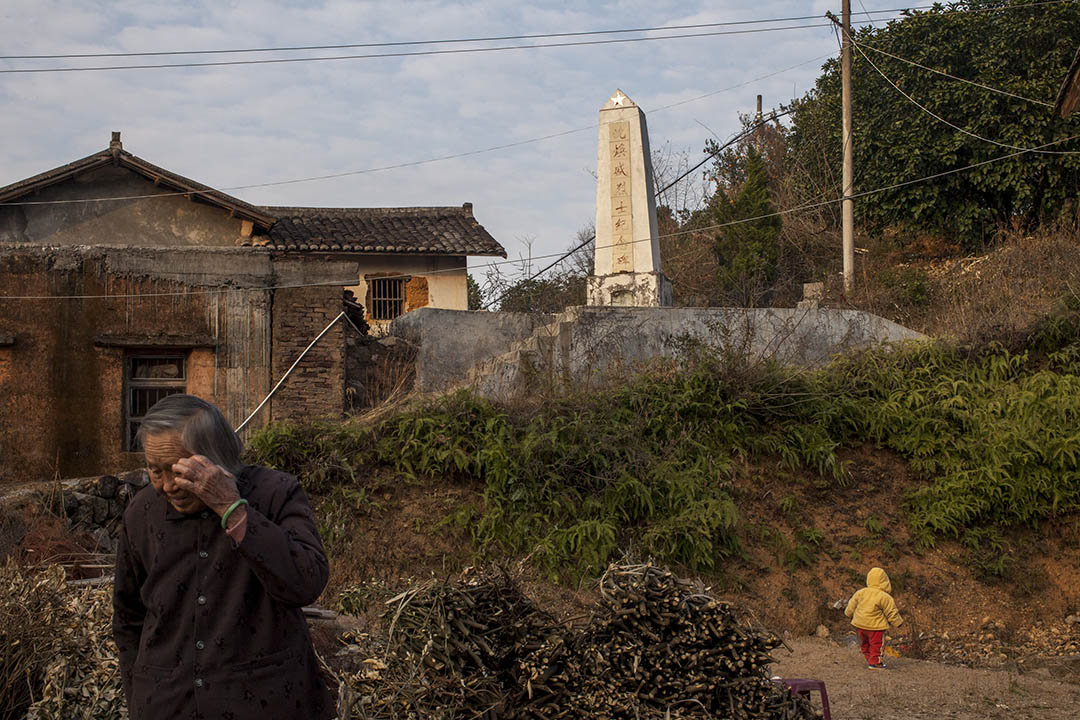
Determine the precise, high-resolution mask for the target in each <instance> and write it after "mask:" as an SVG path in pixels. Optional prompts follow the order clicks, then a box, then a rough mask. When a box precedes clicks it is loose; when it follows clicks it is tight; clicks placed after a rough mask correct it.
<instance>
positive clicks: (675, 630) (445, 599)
mask: <svg viewBox="0 0 1080 720" xmlns="http://www.w3.org/2000/svg"><path fill="white" fill-rule="evenodd" d="M387 607H388V610H387V613H386V617H385V619H386V622H387V631H386V633H385V636H384V639H383V640H374V639H372V638H366V639H364V640H362V641H354V642H355V644H354V645H353V650H354V651H356V652H357V653H358V656H366V659H364V660H363V661H362V662H360V663H359V665H358V666H357V668H356V669H355V670H354V671H352V672H342V673H340V674H339V679H340V680H341V681H342V682H341V694H340V702H339V713H340V716H341V718H342V719H343V720H346V719H348V718H357V719H362V720H368V719H371V720H376V719H377V720H383V719H387V720H390V719H395V720H396V719H399V718H465V717H469V718H486V719H488V720H494V719H495V718H513V719H515V720H517V719H520V720H556V719H563V718H566V719H571V720H572V719H577V718H612V719H621V718H627V719H629V718H634V719H635V720H636V719H638V718H658V719H659V718H664V719H665V720H666V719H668V718H733V719H738V720H742V719H744V718H747V719H748V718H755V719H757V718H763V719H769V720H772V719H775V720H804V719H809V718H814V717H816V715H815V713H814V711H813V710H812V709H811V707H810V706H809V704H808V703H807V702H806V701H805V700H803V699H802V698H801V697H799V696H794V697H793V696H792V695H791V694H790V693H789V692H788V691H787V690H786V689H785V688H783V687H782V686H779V685H777V684H775V683H772V682H770V680H769V678H768V669H769V663H770V662H771V657H770V654H769V653H770V652H771V651H772V650H774V649H776V648H777V647H779V646H780V645H781V644H782V641H781V640H780V639H779V638H778V637H777V636H776V635H774V634H772V633H768V632H762V631H758V630H754V629H752V628H750V627H748V626H746V625H744V624H742V623H740V622H739V621H738V618H737V617H736V614H735V612H734V610H733V608H731V607H730V606H729V605H727V604H726V603H723V602H720V601H718V600H716V599H715V598H713V597H711V596H709V595H706V594H702V593H696V592H694V589H693V588H692V586H691V585H690V584H689V583H686V582H684V581H681V580H680V579H678V578H677V577H676V576H675V575H673V574H672V573H671V572H669V571H667V570H664V569H662V568H657V567H654V566H652V565H633V566H631V565H622V566H612V567H611V568H609V569H608V571H607V572H606V573H605V574H604V576H603V577H602V578H601V581H600V599H599V602H598V603H597V605H596V607H595V608H594V611H593V613H592V615H591V617H590V618H589V619H588V620H587V621H586V622H584V623H582V624H580V625H574V624H565V623H555V622H554V621H553V619H552V617H551V616H550V615H549V614H547V613H546V612H544V611H543V610H541V609H540V608H538V607H537V606H536V605H535V604H533V603H532V602H531V601H530V600H529V599H528V598H526V597H525V596H524V595H523V594H522V593H521V591H520V590H519V589H518V587H517V586H516V584H515V582H514V581H513V579H512V578H511V577H510V576H508V575H507V574H505V573H498V574H494V575H482V576H477V577H473V578H470V579H466V580H463V581H458V582H454V583H437V582H429V583H425V584H423V585H420V586H418V587H415V588H413V589H410V590H408V591H406V592H404V593H401V594H400V595H398V596H397V597H395V598H393V599H392V600H390V601H388V603H387Z"/></svg>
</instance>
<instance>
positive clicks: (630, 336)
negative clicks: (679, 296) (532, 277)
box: [393, 307, 922, 396]
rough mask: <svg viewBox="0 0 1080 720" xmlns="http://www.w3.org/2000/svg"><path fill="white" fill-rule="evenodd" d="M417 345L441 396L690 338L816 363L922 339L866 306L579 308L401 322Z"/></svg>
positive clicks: (420, 375)
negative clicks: (854, 350)
mask: <svg viewBox="0 0 1080 720" xmlns="http://www.w3.org/2000/svg"><path fill="white" fill-rule="evenodd" d="M393 332H394V334H397V335H401V336H402V337H404V338H406V339H408V340H409V341H410V342H412V343H413V344H414V345H415V351H416V385H417V387H418V388H420V389H422V390H424V391H437V390H442V389H446V388H449V387H453V386H455V385H459V384H463V383H464V382H466V381H467V382H468V383H469V384H472V385H474V386H476V387H477V389H479V390H480V391H481V392H482V393H483V394H485V395H489V396H499V395H510V394H514V393H516V392H520V391H521V390H523V389H525V388H526V387H527V386H528V384H529V382H531V378H529V377H528V375H529V373H533V372H536V371H541V372H544V373H546V375H547V376H548V377H549V378H554V379H558V380H563V379H570V380H572V381H573V382H575V383H576V384H578V385H582V384H588V383H590V382H592V381H593V380H595V379H598V378H600V377H602V376H604V375H605V373H610V372H613V371H623V370H627V371H628V370H633V369H634V368H635V367H636V366H639V365H641V364H642V363H646V362H648V361H649V360H650V359H652V358H656V357H673V356H677V355H678V354H679V353H680V352H681V351H682V350H684V349H685V348H686V347H687V343H688V342H698V343H703V344H705V345H707V346H709V347H712V348H714V349H717V350H726V351H729V352H736V353H743V354H747V355H750V356H752V357H757V358H761V357H768V358H771V359H774V360H777V361H779V362H782V363H786V364H791V365H801V366H816V365H821V364H823V363H825V362H827V361H828V360H829V359H830V358H831V357H832V356H833V355H834V354H836V353H839V352H842V351H844V350H847V349H850V348H860V347H867V346H870V345H874V344H879V343H891V342H901V341H904V340H914V339H918V338H921V337H922V336H921V335H920V334H919V333H916V332H914V331H912V330H909V329H907V328H904V327H902V326H900V325H897V324H896V323H893V322H890V321H888V320H885V319H884V318H880V317H878V316H876V315H871V314H869V313H864V312H860V311H856V310H831V309H824V308H822V309H786V308H763V309H745V308H628V307H577V308H569V309H568V310H566V311H565V312H563V313H561V314H560V315H558V316H548V315H539V314H538V315H530V314H524V313H485V312H460V311H451V310H431V309H425V310H418V311H416V312H413V313H409V314H408V315H405V316H402V317H401V318H399V319H398V320H396V321H395V322H394V325H393Z"/></svg>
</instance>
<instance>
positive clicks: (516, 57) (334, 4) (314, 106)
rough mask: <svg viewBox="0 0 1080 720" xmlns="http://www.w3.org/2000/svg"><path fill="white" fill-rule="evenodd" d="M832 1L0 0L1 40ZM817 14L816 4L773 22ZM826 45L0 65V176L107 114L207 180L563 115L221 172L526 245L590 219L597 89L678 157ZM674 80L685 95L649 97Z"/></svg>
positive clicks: (92, 41)
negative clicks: (431, 212)
mask: <svg viewBox="0 0 1080 720" xmlns="http://www.w3.org/2000/svg"><path fill="white" fill-rule="evenodd" d="M919 4H924V3H919ZM839 6H840V2H839V0H811V1H807V0H803V1H800V2H795V1H785V0H775V1H770V0H759V1H757V2H749V1H748V0H727V1H725V2H716V0H711V1H710V2H705V1H704V0H702V1H698V0H622V1H618V2H581V1H578V2H557V1H550V2H539V1H536V2H514V1H513V0H475V1H471V2H451V1H449V0H432V1H424V2H413V1H411V0H393V1H391V0H386V1H380V2H356V1H350V0H327V1H326V2H259V1H257V0H126V1H123V2H121V1H118V0H113V1H111V2H107V1H104V0H102V1H99V2H92V1H90V0H84V1H79V0H3V2H2V3H0V27H3V28H4V33H3V35H4V40H3V47H2V48H0V50H2V52H0V55H4V56H13V55H35V54H36V55H42V54H46V55H51V54H72V53H105V52H151V51H177V50H221V49H227V48H257V47H281V46H296V45H328V44H346V43H385V42H399V41H418V40H447V39H459V38H475V37H481V36H506V35H522V34H534V33H565V32H576V31H590V30H601V29H623V28H644V27H658V26H670V25H688V24H701V23H716V22H729V21H746V20H760V19H772V18H783V17H791V16H802V15H815V16H821V15H823V13H824V12H825V11H826V10H830V9H831V10H833V11H835V12H839ZM900 6H903V3H895V2H889V0H862V4H860V2H858V1H857V2H856V3H855V7H854V10H856V11H858V12H859V13H860V14H859V15H857V16H856V17H855V19H861V20H865V19H866V18H867V16H866V15H864V14H861V13H862V11H863V10H869V11H873V10H881V9H887V8H894V7H900ZM875 17H878V18H882V17H885V16H883V15H877V16H875ZM819 22H824V20H822V21H818V20H810V21H797V22H789V23H786V24H788V25H799V24H817V23H819ZM777 24H779V23H774V24H772V25H769V24H764V25H754V26H745V25H743V26H731V27H717V28H711V29H703V30H681V31H667V32H665V33H655V32H654V33H648V34H651V35H653V36H655V35H662V34H685V33H692V32H717V31H730V30H746V29H750V28H763V27H771V26H776V25H777ZM641 35H643V34H642V33H638V34H637V36H641ZM632 36H633V35H629V36H628V35H608V36H603V37H600V38H596V39H613V38H616V37H632ZM578 39H590V38H563V39H554V40H552V39H549V40H523V41H503V42H499V43H486V44H485V43H474V44H457V45H440V46H433V45H429V46H425V47H405V46H401V47H390V48H375V49H372V48H367V49H351V50H334V51H304V52H296V53H284V54H282V53H278V54H256V55H231V56H229V55H190V56H181V57H168V56H166V57H138V58H95V59H63V60H28V59H3V60H0V69H15V68H30V67H76V66H85V65H115V64H126V63H139V64H147V63H167V62H212V61H220V60H236V59H252V58H270V57H314V56H326V55H341V54H361V53H372V52H374V53H385V52H407V51H414V50H422V49H446V48H465V47H482V46H485V45H487V46H490V45H493V44H494V45H518V44H531V43H543V42H567V41H572V40H578ZM836 47H837V46H836V39H835V36H834V35H833V32H832V31H831V30H830V29H828V28H825V27H810V28H801V29H792V30H786V31H780V32H763V33H753V34H738V35H735V34H731V35H715V36H710V37H699V38H682V39H672V40H660V41H655V42H637V43H625V44H606V45H594V46H581V47H562V48H544V49H529V50H511V51H505V52H484V53H475V54H450V55H432V56H413V57H396V58H378V59H374V58H369V59H350V60H331V61H325V62H300V63H284V64H264V65H248V66H237V67H210V68H182V69H176V68H172V69H153V70H113V71H98V72H63V73H39V74H32V73H28V74H17V73H3V74H0V105H2V107H3V108H4V112H3V113H0V133H2V137H3V138H4V141H3V145H2V147H0V185H5V184H7V183H9V182H14V181H16V180H19V179H21V178H23V177H26V176H29V175H32V174H34V173H37V172H40V171H43V170H46V169H49V168H51V167H54V166H57V165H60V164H63V163H66V162H69V161H71V160H74V159H76V158H79V157H83V156H85V155H89V154H91V153H93V152H96V151H98V150H101V149H103V148H104V147H106V146H107V144H108V140H109V133H110V131H112V130H121V131H122V132H123V142H124V147H125V149H126V150H129V151H130V152H133V153H135V154H136V155H139V156H140V157H143V158H145V159H146V160H149V161H150V162H153V163H155V164H158V165H161V166H163V167H166V168H169V169H170V170H173V171H176V172H178V173H181V174H183V175H186V176H188V177H191V178H194V179H196V180H199V181H200V182H204V183H206V184H209V185H212V186H214V187H219V188H223V189H230V188H235V187H237V186H244V185H254V184H260V183H271V182H279V181H285V180H293V179H297V178H305V177H311V176H315V175H324V174H331V173H343V172H351V171H358V170H367V169H371V168H379V167H383V166H387V165H397V164H402V163H409V162H414V161H421V160H428V159H431V158H438V157H441V156H446V155H455V154H459V153H467V152H470V151H474V150H482V149H485V148H490V147H493V146H498V145H505V144H511V143H519V142H522V141H527V140H532V139H534V138H538V137H542V136H546V135H552V134H555V133H563V132H566V131H574V130H577V132H571V133H568V134H565V135H562V136H560V137H555V138H551V139H547V140H542V141H538V142H531V143H526V144H522V145H519V146H517V147H513V148H508V149H502V150H497V151H492V152H486V153H479V154H475V155H469V156H467V157H463V158H459V159H452V160H444V161H441V162H432V163H425V164H419V165H416V166H413V167H406V168H401V169H392V170H384V171H379V172H371V173H366V174H357V175H352V176H349V177H343V178H337V179H331V180H322V181H315V182H303V183H295V184H287V185H279V186H271V187H262V188H248V189H242V190H230V192H233V193H234V194H235V195H237V196H238V197H241V198H242V199H244V200H247V201H249V202H254V203H259V204H276V205H322V206H409V205H460V204H461V203H463V202H466V201H470V202H472V203H474V205H475V213H476V216H477V218H478V219H479V220H480V222H481V223H483V224H484V226H485V227H487V229H488V230H489V231H490V232H491V233H492V234H493V235H494V236H495V237H496V238H497V239H498V240H499V241H500V242H501V243H502V244H503V245H504V246H505V247H506V248H507V250H508V251H509V253H510V255H511V257H518V256H520V255H524V254H526V253H528V252H529V250H528V249H527V248H528V245H529V243H530V241H531V253H532V254H533V255H534V256H535V255H542V254H545V253H553V252H557V251H560V250H563V249H565V248H566V247H568V246H569V245H570V244H571V243H572V241H573V238H574V235H575V233H576V231H577V230H578V229H579V228H581V227H582V226H583V225H585V224H587V223H589V222H591V220H592V218H593V215H594V209H593V203H594V197H595V179H594V177H593V176H592V175H591V172H592V171H593V169H594V167H595V164H596V131H595V129H594V127H593V126H594V125H595V123H596V120H597V111H598V110H599V108H600V106H601V105H602V104H603V103H604V101H605V100H606V99H607V98H608V97H609V96H610V95H611V94H612V92H613V91H614V90H615V88H616V87H618V88H621V89H622V90H623V91H625V92H626V93H627V94H628V95H629V96H630V97H631V98H633V100H634V101H635V102H637V103H638V105H640V106H641V107H642V108H643V109H644V110H645V111H646V113H647V114H648V123H649V134H650V138H651V142H652V144H653V146H654V149H655V148H656V147H658V146H663V145H664V144H665V143H670V145H669V147H670V149H672V150H674V151H676V152H678V151H689V152H690V153H691V155H692V159H693V161H695V162H696V161H697V159H699V158H700V157H701V148H702V147H703V145H704V141H705V139H706V138H707V137H708V136H709V135H710V131H711V132H714V133H716V135H717V136H720V137H727V136H728V135H730V134H731V133H732V132H734V131H736V130H737V129H738V127H739V120H738V113H739V112H749V111H751V110H752V109H753V105H754V96H755V95H756V94H758V93H760V94H762V95H764V98H765V100H764V102H765V107H766V108H769V107H774V106H776V105H778V104H780V103H783V102H786V101H788V100H789V99H790V98H791V97H792V96H793V94H799V95H801V94H802V93H804V92H806V90H807V89H809V88H810V87H811V86H812V85H813V81H814V78H815V77H816V76H817V74H818V70H819V67H820V65H821V63H822V62H823V56H826V55H829V54H833V53H835V52H836ZM800 63H803V64H802V65H801V66H800V67H798V68H795V69H791V70H787V71H785V72H778V71H781V70H784V69H785V68H789V67H791V66H793V65H796V64H800ZM773 73H775V74H773ZM769 74H773V75H772V76H771V77H767V78H764V79H760V80H755V78H761V77H762V76H765V75H769ZM739 85H741V87H737V88H734V89H730V90H726V89H727V88H732V87H733V86H739ZM707 94H708V97H705V98H701V99H694V98H699V96H702V95H707ZM692 99H694V100H692ZM687 100H692V101H691V102H685V103H684V104H680V105H677V106H675V107H670V108H665V106H668V105H672V104H673V103H679V102H682V101H687ZM706 127H707V128H708V129H706ZM483 262H486V261H484V260H477V261H474V262H473V265H479V264H480V263H483Z"/></svg>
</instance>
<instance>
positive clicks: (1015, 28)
mask: <svg viewBox="0 0 1080 720" xmlns="http://www.w3.org/2000/svg"><path fill="white" fill-rule="evenodd" d="M1078 37H1080V4H1078V3H1061V4H1053V5H1051V4H1040V3H1038V2H1034V0H963V1H961V2H954V3H948V4H944V5H935V6H934V7H933V8H932V9H930V10H927V11H925V12H909V13H906V17H904V18H903V19H900V20H895V21H892V22H890V23H888V24H887V25H885V26H883V27H876V28H875V27H866V28H863V29H860V30H858V31H856V32H855V33H854V40H855V45H856V47H855V48H853V50H852V87H853V107H854V134H855V138H854V140H855V146H854V151H855V177H856V187H855V191H856V193H858V192H860V191H868V190H875V189H878V188H885V187H890V186H894V185H897V184H899V183H905V182H909V181H912V180H918V179H920V178H924V177H927V176H931V175H936V174H939V173H947V172H949V171H952V170H959V169H960V168H964V167H967V166H969V165H973V164H976V163H980V162H983V161H987V160H993V159H996V158H999V157H1001V156H1004V155H1008V154H1010V153H1015V152H1017V150H1016V149H1017V148H1035V147H1040V146H1045V145H1047V144H1048V143H1051V142H1053V141H1056V140H1063V139H1066V138H1070V137H1073V136H1076V135H1078V134H1080V116H1074V117H1073V118H1071V119H1069V120H1062V119H1061V118H1058V117H1055V116H1054V115H1053V114H1052V113H1051V110H1050V108H1049V107H1047V106H1046V105H1044V104H1039V102H1041V103H1050V102H1053V100H1054V98H1055V96H1056V93H1057V91H1058V88H1059V87H1060V84H1061V82H1062V81H1063V79H1064V77H1065V72H1066V70H1067V68H1068V66H1069V63H1070V62H1071V60H1072V57H1073V54H1074V53H1075V51H1076V44H1077V38H1078ZM860 46H861V50H860ZM871 48H873V49H871ZM877 51H884V52H887V53H890V54H892V55H895V56H898V57H900V58H905V59H907V60H910V61H913V62H916V63H919V64H920V65H923V66H925V67H928V68H934V69H936V70H940V71H943V72H946V73H949V74H951V75H953V76H956V77H959V78H964V79H967V80H971V81H974V82H978V83H981V84H984V85H987V86H990V87H993V88H998V89H1001V90H1004V91H1006V92H1009V93H1012V94H1014V95H1016V96H1019V97H1009V96H1006V95H1002V94H999V93H995V92H992V91H990V90H987V89H985V88H981V87H976V86H973V85H970V84H967V83H963V82H959V81H957V80H953V79H950V78H947V77H943V76H942V75H940V74H937V73H934V72H931V71H929V70H925V69H922V68H919V67H915V66H913V65H911V64H909V63H906V62H903V61H901V60H898V59H895V58H893V57H889V56H887V55H884V54H882V52H877ZM871 62H872V63H873V65H876V66H877V68H878V69H880V71H881V72H880V73H879V72H878V70H877V69H875V68H874V67H873V65H872V64H871ZM823 69H824V74H823V75H821V77H819V78H818V80H817V83H816V86H815V87H814V89H813V90H811V91H810V92H809V93H808V94H807V95H805V96H804V97H803V98H801V99H800V100H797V101H796V102H794V103H793V105H792V110H793V115H792V118H793V119H792V123H793V127H792V129H791V131H790V132H789V136H788V146H789V149H790V156H791V157H792V158H793V159H795V160H796V161H797V162H798V164H799V166H800V167H802V168H805V169H806V170H807V172H808V174H807V177H806V178H805V180H804V181H805V182H807V183H808V184H812V185H814V186H816V187H817V188H826V189H828V190H830V191H831V192H833V193H835V194H834V195H833V197H836V196H837V195H838V194H839V188H838V184H837V181H836V176H837V175H838V169H839V167H840V164H841V159H840V155H841V127H840V126H841V112H840V66H839V62H837V61H836V60H830V61H829V62H827V63H826V64H825V66H824V68H823ZM883 75H884V76H887V77H888V78H889V79H890V80H892V82H893V83H895V84H896V85H897V86H898V87H899V88H901V89H902V90H903V91H904V92H905V93H907V94H908V95H910V96H911V98H912V99H913V100H914V101H916V102H918V103H919V104H921V105H923V106H924V107H925V108H926V109H927V110H929V111H930V112H932V113H934V114H935V115H937V116H939V117H941V118H943V119H944V120H947V121H948V122H949V123H952V124H953V125H956V126H958V127H959V128H962V130H961V129H957V128H956V127H950V125H948V124H946V123H944V122H941V121H939V120H937V119H935V118H934V117H931V116H930V115H929V114H928V113H927V112H924V111H923V110H921V109H920V108H919V107H917V106H916V105H915V104H914V103H913V102H912V101H911V100H908V99H907V98H905V97H904V96H903V95H902V94H901V93H900V92H899V91H898V90H897V89H895V88H894V87H893V86H892V85H891V84H890V83H889V82H888V81H887V80H886V79H885V77H883ZM1022 98H1030V99H1032V100H1036V101H1039V102H1031V101H1029V100H1025V99H1022ZM965 131H966V132H965ZM973 135H978V136H981V137H982V138H986V139H988V140H992V141H994V142H996V143H1000V145H995V144H993V143H991V142H986V141H985V140H980V139H978V138H976V137H973ZM1045 149H1046V150H1055V151H1061V150H1073V151H1075V150H1077V149H1080V144H1078V143H1077V142H1075V141H1074V142H1065V143H1060V144H1056V145H1051V146H1049V147H1046V148H1045ZM1078 193H1080V155H1068V154H1051V153H1035V152H1029V153H1023V154H1019V155H1016V156H1015V157H1012V158H1009V159H1005V160H1000V161H997V162H992V163H987V164H985V165H982V166H980V167H977V168H974V169H971V170H963V171H960V172H955V173H951V174H947V175H943V176H942V177H938V178H936V179H934V180H931V181H927V182H918V183H913V184H910V185H905V186H902V187H895V188H894V189H891V190H888V191H885V192H881V193H875V194H873V195H870V196H867V197H865V198H863V199H861V200H860V199H856V203H855V211H856V217H857V218H858V220H859V221H860V222H861V223H863V225H864V226H865V227H866V229H867V230H869V231H870V232H874V233H879V232H881V231H882V230H883V229H884V228H886V227H888V226H900V227H907V228H909V229H912V230H923V231H930V232H937V233H941V234H943V235H948V236H951V237H953V238H955V239H956V240H959V241H960V242H961V243H963V244H965V245H966V246H967V247H969V248H974V247H976V246H977V245H978V244H979V243H980V242H981V241H982V240H983V239H984V238H987V237H989V236H991V235H993V234H994V233H995V232H996V231H997V230H998V229H999V228H1000V227H1001V226H1002V225H1003V224H1014V223H1019V224H1022V225H1023V226H1025V227H1027V228H1029V229H1031V228H1034V227H1036V226H1037V225H1039V224H1040V223H1043V222H1046V221H1050V220H1053V219H1055V218H1056V217H1057V216H1059V214H1060V213H1061V212H1062V211H1063V209H1064V208H1065V207H1066V206H1067V203H1068V201H1069V200H1070V199H1071V198H1075V197H1076V196H1077V194H1078Z"/></svg>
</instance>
